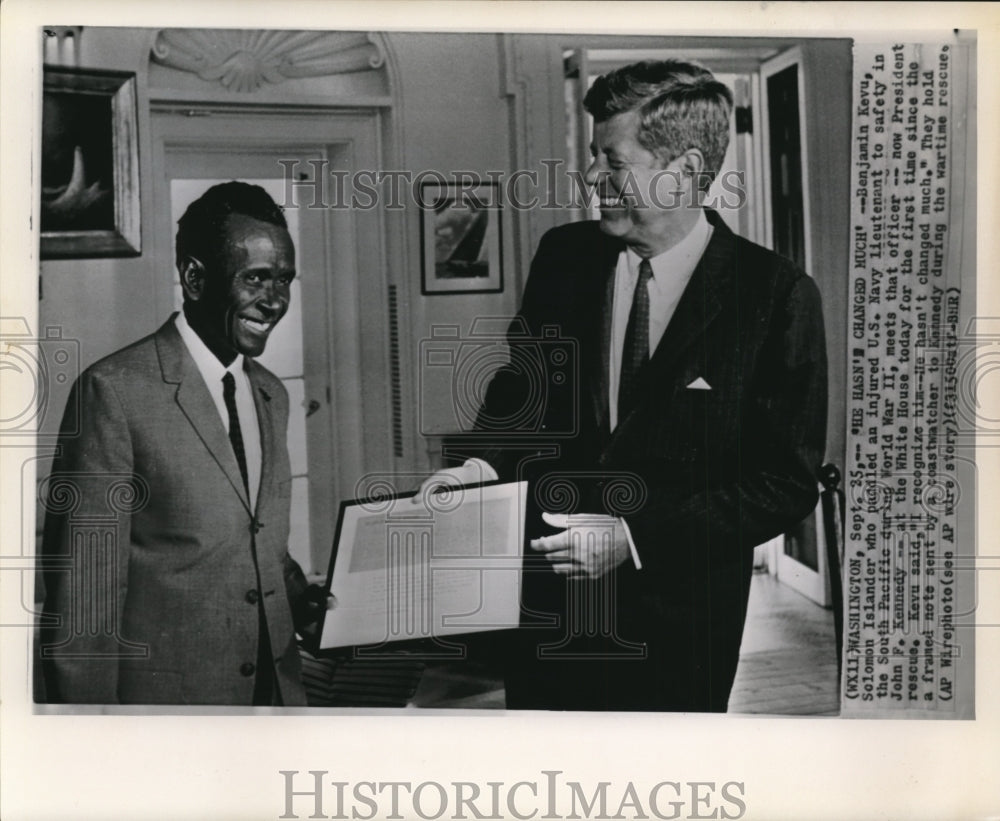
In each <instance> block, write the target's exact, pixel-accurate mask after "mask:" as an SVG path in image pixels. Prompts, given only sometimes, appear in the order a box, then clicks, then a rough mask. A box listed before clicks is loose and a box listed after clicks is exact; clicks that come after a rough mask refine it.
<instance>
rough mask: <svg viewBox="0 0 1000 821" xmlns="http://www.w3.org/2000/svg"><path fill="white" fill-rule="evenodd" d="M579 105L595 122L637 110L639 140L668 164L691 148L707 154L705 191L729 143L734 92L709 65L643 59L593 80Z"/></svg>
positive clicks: (703, 185)
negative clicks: (710, 69)
mask: <svg viewBox="0 0 1000 821" xmlns="http://www.w3.org/2000/svg"><path fill="white" fill-rule="evenodd" d="M583 107H584V108H585V109H587V112H588V113H589V114H590V115H591V116H593V118H594V121H595V122H603V121H605V120H608V119H610V118H611V117H613V116H615V115H616V114H622V113H624V112H626V111H638V112H639V133H638V140H639V144H640V145H641V146H642V147H643V148H645V149H646V150H647V151H649V152H650V153H651V154H655V155H656V156H657V157H659V159H660V161H661V162H662V163H663V164H664V165H666V164H667V163H668V162H670V161H671V160H674V159H676V158H677V157H679V156H680V155H681V154H683V153H684V152H685V151H687V150H688V149H690V148H697V149H698V150H699V151H701V153H702V155H703V156H704V158H705V168H704V170H703V177H702V179H701V180H700V183H701V184H700V186H699V187H701V188H703V189H707V188H708V186H709V185H710V184H711V182H712V180H713V179H715V175H716V174H717V173H718V172H719V169H720V168H721V167H722V160H723V158H724V157H725V156H726V147H727V146H728V145H729V118H730V115H731V114H732V111H733V93H732V92H731V91H730V90H729V88H727V87H726V86H725V85H724V84H722V83H720V82H719V81H718V80H716V79H715V76H714V75H713V74H712V72H710V71H709V70H708V69H707V68H704V67H702V66H699V65H697V64H696V63H689V62H686V61H684V60H643V61H642V62H640V63H632V64H631V65H627V66H622V67H621V68H617V69H615V70H614V71H610V72H608V73H607V74H604V75H602V76H600V77H598V78H597V79H596V80H594V84H593V85H592V86H591V87H590V90H589V91H588V92H587V96H586V97H584V99H583Z"/></svg>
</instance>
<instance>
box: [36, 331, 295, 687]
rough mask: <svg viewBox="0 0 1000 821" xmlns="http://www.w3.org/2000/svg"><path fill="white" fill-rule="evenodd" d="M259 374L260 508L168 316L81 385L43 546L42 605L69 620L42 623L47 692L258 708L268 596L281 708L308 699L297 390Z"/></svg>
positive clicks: (253, 373) (70, 409)
mask: <svg viewBox="0 0 1000 821" xmlns="http://www.w3.org/2000/svg"><path fill="white" fill-rule="evenodd" d="M248 374H249V378H250V383H251V386H252V390H253V398H254V402H255V404H256V408H257V415H258V418H259V422H260V431H261V445H262V455H263V462H262V471H261V473H262V475H261V485H260V490H259V493H258V498H257V508H256V511H251V509H250V506H249V501H248V499H247V496H246V491H245V489H244V487H243V482H242V479H241V477H240V471H239V467H238V465H237V462H236V457H235V455H234V453H233V449H232V446H231V444H230V442H229V438H228V435H227V434H226V430H225V427H224V425H223V423H222V420H221V419H220V417H219V413H218V410H217V409H216V406H215V404H214V403H213V401H212V398H211V396H210V394H209V393H208V389H207V388H206V387H205V383H204V381H203V379H202V377H201V374H200V373H199V371H198V369H197V366H196V365H195V363H194V360H193V359H192V358H191V356H190V354H189V353H188V351H187V348H186V346H185V345H184V342H183V341H182V340H181V337H180V334H179V333H178V332H177V329H176V327H175V326H174V321H173V318H171V319H170V320H169V321H168V322H167V323H166V324H165V325H163V327H161V328H160V329H159V330H158V331H157V332H156V333H155V334H153V335H151V336H148V337H146V338H145V339H143V340H141V341H139V342H136V343H135V344H133V345H131V346H129V347H127V348H124V349H123V350H121V351H118V352H117V353H114V354H112V355H111V356H109V357H107V358H106V359H103V360H101V361H100V362H98V363H97V364H95V365H93V366H92V367H90V368H88V369H87V370H86V371H85V372H84V374H83V375H82V376H81V377H80V379H79V381H78V382H77V384H76V385H75V387H74V396H73V397H71V399H70V402H69V405H68V406H67V413H66V417H65V419H64V424H63V437H62V440H61V452H60V454H59V456H58V458H57V459H56V462H55V465H54V468H53V473H52V477H51V479H50V480H49V488H48V490H49V493H48V508H49V509H48V515H47V521H46V526H45V536H44V542H43V555H44V561H45V563H46V568H47V573H46V592H47V598H46V604H45V611H46V613H47V614H51V615H56V616H58V618H59V622H58V624H56V623H54V621H53V620H52V619H51V618H49V619H48V624H49V626H48V627H47V628H45V629H43V632H42V644H41V653H42V657H43V669H44V670H45V673H46V689H47V697H48V700H49V701H52V702H73V703H123V704H126V703H133V704H232V705H249V704H251V701H252V693H253V687H254V676H255V671H254V667H255V665H256V663H257V645H258V628H259V624H258V607H257V606H256V601H257V599H258V598H259V597H261V596H262V597H263V602H264V606H265V613H266V618H267V624H268V628H269V635H270V641H271V647H272V649H273V653H274V656H275V658H274V670H275V673H276V680H277V682H278V685H279V687H280V691H281V697H282V700H283V703H284V704H286V705H295V704H304V703H305V694H304V690H303V687H302V682H301V676H300V663H299V656H298V650H297V646H296V641H295V635H294V630H293V618H292V609H291V605H290V602H297V601H298V599H299V597H300V596H301V594H302V592H303V591H304V589H305V579H304V577H303V576H302V572H301V570H300V569H299V567H298V565H297V564H296V563H295V562H294V561H293V560H292V559H291V558H290V557H289V555H288V552H287V544H288V516H289V505H290V495H291V476H290V473H289V462H288V451H287V446H286V429H287V424H288V396H287V394H286V392H285V389H284V387H283V386H282V384H281V382H280V381H279V380H278V379H277V378H276V377H275V376H274V375H273V374H271V373H270V372H269V371H268V370H266V369H265V368H263V367H261V366H260V365H258V364H256V363H255V362H253V361H252V360H249V364H248ZM77 406H79V408H80V414H79V418H76V414H75V412H74V411H75V408H76V407H77ZM73 431H78V433H77V434H75V435H71V434H72V432H73ZM258 574H259V579H260V583H259V585H258Z"/></svg>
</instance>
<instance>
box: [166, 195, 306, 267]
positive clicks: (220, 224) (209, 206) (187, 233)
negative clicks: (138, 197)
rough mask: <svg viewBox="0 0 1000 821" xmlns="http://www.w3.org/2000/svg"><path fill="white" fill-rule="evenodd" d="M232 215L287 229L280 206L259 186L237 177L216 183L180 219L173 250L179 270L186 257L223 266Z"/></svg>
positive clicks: (203, 263) (211, 264)
mask: <svg viewBox="0 0 1000 821" xmlns="http://www.w3.org/2000/svg"><path fill="white" fill-rule="evenodd" d="M232 214H243V215H244V216H247V217H252V218H253V219H257V220H260V221H261V222H269V223H271V225H277V226H278V227H279V228H284V229H286V230H287V229H288V222H287V221H286V220H285V214H284V212H283V211H282V210H281V207H280V206H279V205H278V204H277V203H276V202H275V201H274V200H273V199H271V195H270V194H268V193H267V191H265V190H264V189H263V188H261V187H260V186H259V185H251V184H250V183H246V182H237V181H235V180H234V181H232V182H224V183H220V184H219V185H213V186H212V187H211V188H209V189H208V190H207V191H206V192H205V193H204V194H202V195H201V196H200V197H198V199H196V200H195V201H194V202H192V203H191V204H190V205H189V206H188V207H187V210H186V211H185V212H184V216H182V217H181V218H180V219H179V220H178V221H177V237H176V239H175V241H174V253H175V255H176V262H177V267H178V269H179V268H180V267H181V264H182V263H183V262H184V260H185V259H186V258H187V257H194V258H195V259H197V260H198V261H199V262H201V264H202V265H204V266H205V267H206V268H209V269H214V268H216V267H218V266H219V265H221V263H222V257H223V254H224V253H225V247H224V246H225V237H226V223H227V222H228V220H229V217H230V216H231V215H232Z"/></svg>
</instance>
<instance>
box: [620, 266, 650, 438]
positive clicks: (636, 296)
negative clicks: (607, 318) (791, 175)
mask: <svg viewBox="0 0 1000 821" xmlns="http://www.w3.org/2000/svg"><path fill="white" fill-rule="evenodd" d="M652 277H653V266H652V265H650V264H649V260H648V259H644V260H643V261H642V262H641V263H639V280H638V281H637V282H636V283H635V292H634V293H633V294H632V308H631V310H630V311H629V315H628V325H626V326H625V345H624V347H623V349H622V367H621V376H620V377H619V380H618V424H621V423H622V422H623V421H624V420H625V417H626V416H628V413H629V411H631V410H632V407H633V405H634V404H635V392H636V386H637V385H638V382H639V371H640V370H641V369H642V366H643V365H645V364H646V361H647V360H648V359H649V289H648V287H647V286H648V285H649V280H650V279H652Z"/></svg>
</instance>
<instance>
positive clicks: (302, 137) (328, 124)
mask: <svg viewBox="0 0 1000 821" xmlns="http://www.w3.org/2000/svg"><path fill="white" fill-rule="evenodd" d="M150 129H151V135H152V137H151V145H152V165H153V188H154V191H153V194H154V198H155V200H156V201H157V202H163V203H168V202H169V201H170V187H169V185H170V181H169V178H168V154H169V153H171V152H186V151H198V150H206V149H207V150H212V151H217V152H220V154H221V153H225V154H226V155H228V156H238V155H239V152H240V150H243V151H246V152H247V153H249V154H258V155H259V154H269V153H276V154H278V155H284V156H285V157H287V158H293V159H294V158H300V157H301V158H316V159H319V160H322V161H323V162H325V163H326V164H325V165H323V166H321V167H314V166H311V165H306V166H305V167H301V166H293V169H294V171H296V172H298V171H299V168H300V167H301V168H302V172H303V173H307V174H309V175H310V177H311V178H313V179H315V177H313V175H314V174H315V173H316V172H317V170H319V171H320V172H321V173H323V174H324V176H325V179H324V181H323V184H322V185H321V186H320V189H319V190H320V191H321V197H320V202H319V206H320V207H319V208H311V207H309V206H308V204H309V202H310V201H311V198H312V194H311V193H309V192H308V191H304V192H302V191H296V190H294V189H292V190H291V191H290V192H289V190H288V188H287V187H286V201H288V202H296V203H300V204H301V206H303V207H300V209H299V212H300V218H302V219H303V223H305V220H306V219H310V220H311V219H312V218H313V217H314V216H315V217H316V218H318V219H319V220H320V222H321V226H320V228H319V230H321V232H322V237H323V240H322V245H323V259H322V260H321V261H320V262H318V263H317V265H316V268H317V270H322V271H323V272H324V273H325V274H326V275H325V276H324V277H323V278H322V280H321V281H322V282H323V287H322V288H321V289H320V291H319V292H317V291H316V289H314V294H313V296H314V297H315V296H316V295H317V293H318V295H319V297H320V298H309V299H303V306H302V308H303V318H302V322H303V331H304V336H307V335H309V334H312V333H317V332H318V333H319V334H320V336H321V337H322V339H321V341H320V343H319V344H315V341H314V340H309V339H304V340H303V356H304V368H305V374H304V375H305V376H306V386H307V397H306V398H307V400H314V401H318V402H319V403H320V406H321V409H322V411H323V412H322V413H314V414H312V415H310V416H309V418H308V422H307V443H308V444H307V447H308V465H309V476H310V492H309V501H310V506H309V507H310V517H309V518H310V539H309V541H310V549H309V556H310V559H311V564H312V567H311V568H310V569H311V571H312V572H313V574H314V575H320V574H323V573H325V571H326V569H327V562H328V559H329V552H330V548H331V545H332V540H333V532H334V529H335V525H336V521H335V518H334V516H333V511H336V510H337V509H338V508H339V503H340V500H341V499H345V498H353V496H354V495H355V494H354V489H355V487H356V486H357V483H358V479H359V477H361V476H363V475H364V474H365V472H366V471H370V470H372V469H373V468H374V467H377V468H379V469H383V468H384V469H388V470H391V469H393V468H394V467H395V465H394V453H393V447H392V442H391V436H390V434H389V432H390V431H391V429H392V424H391V422H392V420H391V415H390V414H391V396H392V385H391V384H390V381H389V379H390V359H389V356H390V352H389V334H388V333H370V332H368V333H365V332H364V329H365V328H369V329H370V328H371V327H380V326H384V325H386V323H387V315H386V312H385V310H384V305H385V301H386V300H385V294H386V293H387V287H388V281H387V280H388V277H387V269H388V266H387V264H386V256H385V247H386V246H385V241H384V238H385V233H386V232H385V225H384V218H383V214H382V207H381V205H377V206H376V207H374V208H371V209H367V210H359V209H353V208H334V207H323V206H324V205H327V206H329V205H332V200H333V199H334V195H335V193H337V192H336V191H335V190H334V187H333V182H332V181H333V177H332V176H326V173H327V170H332V169H338V170H340V169H344V168H346V169H348V170H351V169H353V170H358V169H376V168H379V167H380V165H379V159H380V156H381V148H382V147H381V138H380V134H381V130H382V123H381V114H380V112H379V111H378V110H377V109H361V110H358V109H352V110H338V109H320V110H317V109H314V108H292V107H281V108H274V107H262V106H249V105H248V106H233V105H231V104H226V105H222V104H215V103H198V104H190V103H178V102H176V101H158V100H152V101H151V102H150ZM229 167H232V166H231V165H230V166H229ZM220 176H226V175H225V174H221V175H220ZM246 176H248V177H250V176H259V175H256V174H247V175H246ZM279 204H282V203H279ZM158 214H159V216H158V219H160V220H162V222H163V224H162V225H160V226H157V230H156V231H155V232H154V242H153V243H152V248H151V250H152V253H153V259H154V265H156V267H157V268H160V267H163V268H166V269H168V270H171V271H173V270H174V260H173V256H174V254H173V237H174V227H173V226H171V225H169V224H168V221H169V219H170V213H169V208H161V209H159V210H158ZM303 227H305V225H304V224H303ZM298 262H299V265H298V267H299V269H300V270H302V271H308V268H309V267H310V266H309V265H308V264H303V260H301V259H299V261H298ZM307 275H308V274H307ZM315 276H316V274H314V277H315ZM158 282H159V281H158ZM154 299H155V304H156V306H157V309H158V312H159V313H160V314H162V315H164V316H165V315H168V314H169V313H170V312H172V310H173V286H172V280H171V279H168V278H167V277H166V276H164V277H163V280H162V283H160V284H158V286H157V288H156V293H155V294H154ZM375 323H377V324H375ZM311 343H312V344H311ZM314 477H315V480H313V479H314Z"/></svg>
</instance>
